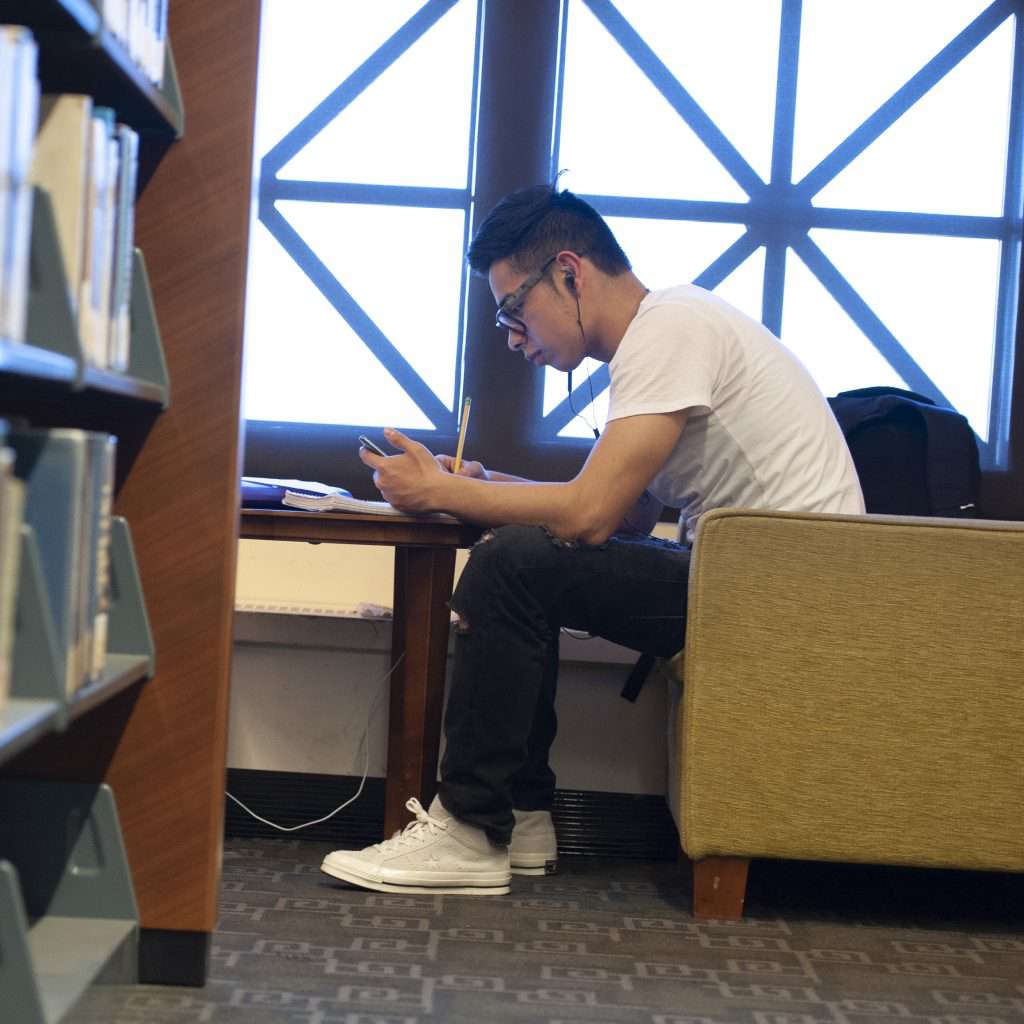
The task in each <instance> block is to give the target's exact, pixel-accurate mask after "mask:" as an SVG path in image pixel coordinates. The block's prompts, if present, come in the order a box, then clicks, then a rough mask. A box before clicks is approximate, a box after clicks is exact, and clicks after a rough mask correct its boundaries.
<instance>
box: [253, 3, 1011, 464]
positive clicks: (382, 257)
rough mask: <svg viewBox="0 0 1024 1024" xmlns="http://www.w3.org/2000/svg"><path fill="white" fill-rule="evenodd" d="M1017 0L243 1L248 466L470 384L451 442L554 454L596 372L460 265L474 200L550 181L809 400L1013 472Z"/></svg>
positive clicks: (405, 424)
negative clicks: (762, 349) (732, 322)
mask: <svg viewBox="0 0 1024 1024" xmlns="http://www.w3.org/2000/svg"><path fill="white" fill-rule="evenodd" d="M1021 6H1022V5H1021V3H1020V0H995V2H991V0H901V2H900V3H899V4H895V5H894V4H892V3H891V2H888V0H848V2H847V0H803V2H802V3H801V2H800V0H716V3H714V4H708V3H704V2H699V0H694V2H683V0H664V2H657V0H617V2H616V3H611V2H607V0H563V2H555V0H552V2H551V3H549V4H536V5H530V6H529V7H523V6H522V5H517V4H515V3H510V2H507V0H487V2H485V0H429V2H426V3H424V2H422V0H415V2H414V0H408V2H404V3H403V2H397V0H396V2H392V3H389V4H386V5H378V6H377V7H374V8H372V9H369V8H366V7H365V5H362V6H360V7H359V8H358V10H357V9H356V8H355V7H353V6H350V5H340V4H337V3H335V2H333V0H301V2H297V0H287V2H286V0H264V14H263V19H264V20H263V32H262V43H261V57H260V72H259V74H260V80H259V93H258V101H257V125H256V154H255V156H256V175H257V188H256V190H255V192H256V194H257V195H258V203H257V204H256V209H255V210H254V223H253V232H252V238H251V242H250V246H251V254H250V279H249V280H250V283H249V290H248V299H247V302H248V309H247V320H246V334H247V337H246V363H247V365H246V416H247V419H248V421H249V423H248V443H247V467H248V468H249V469H250V471H259V472H262V473H267V474H273V475H281V476H294V475H316V476H320V477H324V476H329V477H331V479H332V480H333V481H334V482H337V481H338V479H344V480H345V481H346V482H348V480H350V479H353V478H354V477H353V474H357V476H358V478H360V479H361V478H365V477H366V476H368V474H366V473H365V470H364V469H362V467H357V465H356V462H355V458H354V451H355V446H354V440H353V438H354V434H355V433H356V432H358V430H360V429H367V428H374V427H380V426H383V425H386V424H392V425H395V426H398V427H400V428H401V429H403V430H405V431H406V432H408V433H411V434H412V435H413V436H416V437H418V438H419V439H421V440H423V441H424V442H425V443H427V444H428V445H430V446H431V447H433V448H435V449H436V450H451V446H452V444H453V440H454V432H455V420H456V418H457V411H458V408H459V405H460V401H461V395H462V394H463V393H468V394H472V395H474V398H475V399H476V400H475V402H474V420H473V422H472V423H471V427H470V441H469V442H468V444H469V450H470V451H471V452H472V453H473V457H475V458H481V459H482V460H483V461H485V462H489V463H490V464H492V465H495V466H500V467H501V468H505V469H509V470H512V471H514V472H520V473H524V474H527V475H533V476H537V477H540V478H545V477H548V478H552V477H558V476H562V475H564V474H566V473H571V472H572V471H573V468H574V467H575V466H576V465H578V464H579V461H580V459H581V458H582V457H583V455H584V453H585V451H586V449H587V447H588V442H589V440H590V438H591V429H590V423H600V422H602V421H603V418H604V416H605V414H606V403H607V383H608V381H607V369H606V367H604V366H601V365H598V364H594V365H593V366H591V367H589V369H590V371H591V372H590V373H589V374H588V373H587V372H585V371H581V372H580V373H579V374H578V375H576V377H575V378H574V382H575V383H576V387H575V389H574V392H575V393H574V395H573V399H572V403H571V404H570V401H569V398H568V396H567V395H566V379H565V377H564V375H561V374H558V373H557V372H556V371H554V370H551V369H550V368H549V369H547V370H546V371H545V373H544V374H543V375H540V374H537V373H536V371H533V370H532V369H530V368H529V367H527V366H525V365H520V363H521V361H517V360H513V359H512V358H511V356H510V355H509V353H508V352H507V351H505V350H504V339H503V338H502V337H501V336H500V335H499V333H498V332H497V331H495V329H494V327H493V299H492V297H491V295H490V292H489V290H488V289H487V287H486V284H485V283H484V282H481V281H479V280H478V279H471V278H469V277H468V276H467V273H466V270H465V267H464V265H463V260H462V257H463V253H464V251H465V248H466V245H467V243H468V240H469V238H470V235H471V231H472V224H473V218H474V216H480V215H482V214H483V213H486V211H487V210H488V209H489V208H490V206H491V205H492V204H493V202H495V201H496V200H497V199H498V198H500V197H501V195H503V194H504V193H505V192H507V191H509V190H510V189H512V188H516V187H519V186H521V185H524V184H531V183H534V182H537V181H541V180H545V179H550V178H551V177H553V176H554V174H555V173H556V172H557V171H558V170H561V169H565V171H566V173H565V174H564V176H563V178H562V183H563V184H564V185H565V186H566V187H569V188H572V189H573V190H574V191H576V192H578V193H579V194H581V195H583V196H585V197H586V198H588V199H589V200H590V201H591V202H592V203H593V204H594V205H595V206H596V207H597V208H598V209H599V210H600V211H601V212H602V213H603V214H604V215H605V216H606V217H607V218H608V220H609V222H610V223H611V225H612V227H613V230H615V232H616V234H617V235H618V237H619V239H620V241H621V242H622V244H623V247H624V248H625V250H626V252H627V253H628V254H629V255H630V257H631V259H632V261H633V264H634V268H635V269H636V271H637V273H638V275H639V276H640V278H641V280H643V281H644V282H645V284H647V285H648V286H650V287H660V286H665V285H669V284H673V283H678V282H680V281H683V280H694V281H696V282H697V283H699V284H702V285H704V286H705V287H708V288H713V289H715V290H716V291H717V292H719V293H720V294H722V295H723V296H724V297H725V298H727V299H728V300H730V301H732V302H733V303H734V304H736V305H738V306H739V307H740V308H742V309H744V310H746V311H747V312H748V313H750V314H751V315H753V316H755V317H757V318H759V319H761V320H763V322H764V323H765V324H766V325H767V326H769V327H770V328H771V329H772V330H773V331H775V332H776V333H777V334H779V335H780V337H781V338H782V341H783V343H784V344H786V345H788V346H789V347H790V348H791V349H793V351H795V352H796V353H797V355H799V357H800V358H801V359H802V360H803V361H804V362H805V364H806V365H807V366H808V368H809V369H810V370H811V372H812V373H813V374H814V376H815V377H816V379H817V380H818V382H819V385H820V386H821V387H822V390H823V391H824V392H825V393H826V394H833V393H835V392H836V391H838V390H843V389H847V388H852V387H860V386H866V385H871V384H893V385H896V386H900V387H908V388H911V389H912V390H914V391H918V392H921V393H923V394H926V395H928V396H930V397H932V398H935V399H936V400H938V401H942V402H947V403H949V404H951V405H953V406H955V407H956V408H958V409H960V410H961V411H962V412H963V413H964V414H965V415H967V416H968V418H969V419H970V421H971V423H972V425H973V426H974V428H975V431H976V432H977V434H978V436H979V439H980V442H981V444H982V450H983V457H984V459H985V462H986V464H988V465H989V466H1000V465H1002V464H1004V463H1005V460H1006V453H1007V443H1008V424H1009V408H1008V406H1009V381H1010V376H1011V374H1010V370H1011V362H1012V351H1013V338H1014V331H1015V323H1016V312H1017V281H1018V274H1019V258H1020V243H1021V193H1022V184H1021V153H1020V148H1021V146H1020V139H1021V130H1020V102H1019V96H1018V94H1019V92H1020V90H1019V88H1017V89H1012V88H1011V86H1012V85H1013V83H1014V81H1015V78H1014V76H1015V73H1016V69H1017V68H1018V66H1019V64H1020V58H1021V31H1022V29H1021V25H1020V8H1021ZM865 54H870V59H865ZM297 68H301V73H297V71H296V69H297ZM524 69H527V71H528V73H524ZM738 69H742V73H739V71H738ZM581 408H582V409H583V410H584V411H583V415H582V416H577V415H576V413H577V412H579V411H580V410H581ZM574 410H575V411H574ZM335 467H337V468H336V469H335Z"/></svg>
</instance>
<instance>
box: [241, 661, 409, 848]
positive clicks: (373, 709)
mask: <svg viewBox="0 0 1024 1024" xmlns="http://www.w3.org/2000/svg"><path fill="white" fill-rule="evenodd" d="M404 657H405V651H403V652H402V653H401V654H400V655H399V656H398V658H397V659H396V661H395V663H394V665H392V666H391V668H389V669H388V670H387V672H385V673H384V675H383V676H381V677H380V679H379V680H377V688H378V693H377V696H376V697H375V698H374V701H373V703H372V704H371V705H370V711H369V714H368V715H367V716H366V729H365V731H364V732H363V739H362V747H363V777H362V778H361V779H360V780H359V788H358V789H357V790H356V791H355V793H354V794H353V795H352V796H350V797H349V798H348V799H347V800H346V801H345V802H344V803H343V804H341V806H339V807H335V808H334V810H333V811H331V813H330V814H325V815H324V816H323V817H322V818H317V819H316V821H307V822H304V823H303V824H301V825H278V824H277V823H276V822H273V821H268V820H267V819H266V818H262V817H260V815H258V814H257V813H256V812H255V811H254V810H252V808H250V807H246V806H245V804H243V803H242V801H241V800H239V799H238V797H237V796H234V795H233V794H231V793H229V792H228V791H227V790H224V795H225V796H226V797H227V798H228V799H229V800H234V802H235V803H236V804H238V806H239V807H241V808H242V810H243V811H245V813H246V814H248V815H250V816H251V817H253V818H255V819H256V820H257V821H259V822H262V824H264V825H269V826H270V827H271V828H276V829H277V830H278V831H279V832H297V831H298V830H299V829H300V828H309V826H310V825H319V824H321V822H324V821H327V820H328V819H330V818H333V817H334V816H335V815H336V814H337V813H338V812H339V811H343V810H344V809H345V808H346V807H348V805H349V804H350V803H352V802H353V801H354V800H357V799H358V798H359V795H360V794H361V793H362V792H363V785H364V784H365V783H366V775H367V772H368V771H369V768H370V724H371V723H372V722H373V718H374V715H376V713H377V708H378V706H379V705H380V702H381V698H382V697H383V695H384V694H385V693H387V692H388V690H387V688H386V687H384V686H383V685H382V684H383V683H386V682H387V680H388V679H389V678H390V677H391V673H392V672H394V671H395V669H396V668H398V666H399V665H401V663H402V659H403V658H404Z"/></svg>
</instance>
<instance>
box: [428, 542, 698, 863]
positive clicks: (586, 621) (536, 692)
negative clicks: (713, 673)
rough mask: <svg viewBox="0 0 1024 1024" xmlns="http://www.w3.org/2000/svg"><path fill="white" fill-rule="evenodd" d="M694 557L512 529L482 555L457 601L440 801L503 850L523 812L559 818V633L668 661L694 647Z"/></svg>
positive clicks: (475, 556)
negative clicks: (555, 807)
mask: <svg viewBox="0 0 1024 1024" xmlns="http://www.w3.org/2000/svg"><path fill="white" fill-rule="evenodd" d="M689 569H690V549H689V548H688V547H686V546H684V545H681V544H676V543H674V542H672V541H667V540H662V539H659V538H656V537H639V536H630V537H625V536H621V537H620V536H618V535H616V536H614V537H612V538H610V539H609V540H608V542H607V543H605V544H602V545H600V546H598V547H589V546H586V545H574V544H567V543H565V542H561V541H557V540H555V539H553V538H552V537H551V536H550V535H549V534H548V533H547V531H545V530H544V529H542V528H541V527H536V526H503V527H500V528H499V529H496V530H493V531H489V532H488V533H486V534H485V535H484V537H483V538H482V539H481V540H480V542H479V543H478V544H477V545H476V547H474V549H473V551H472V553H471V554H470V558H469V562H468V563H467V565H466V568H465V569H464V570H463V573H462V576H461V577H460V579H459V584H458V586H457V587H456V589H455V593H454V595H453V596H452V601H451V606H452V609H453V610H454V611H455V612H456V613H457V614H458V615H459V617H460V620H461V621H460V623H459V626H458V627H457V629H456V636H455V663H454V668H453V674H452V681H451V690H450V692H449V696H448V708H447V711H446V712H445V722H444V725H445V739H446V748H445V753H444V757H443V758H442V761H441V785H440V787H439V794H440V797H441V802H442V803H443V804H444V806H445V807H446V808H447V809H448V810H449V811H450V812H451V813H452V814H454V815H455V816H456V817H457V818H461V819H462V820H464V821H468V822H471V823H472V824H474V825H478V826H480V827H481V828H483V829H485V830H486V832H487V834H488V835H489V836H490V838H491V839H492V840H493V841H494V842H498V843H507V842H508V840H509V837H510V836H511V834H512V826H513V824H514V818H513V815H512V808H513V807H516V808H518V809H520V810H546V809H548V808H550V807H551V802H552V799H553V796H554V791H555V776H554V773H553V772H552V771H551V768H550V766H549V765H548V753H549V751H550V749H551V744H552V742H553V741H554V738H555V732H556V729H557V723H556V718H555V685H556V680H557V673H558V636H559V627H561V626H568V627H570V628H572V629H580V630H586V631H587V632H588V633H592V634H593V635H595V636H601V637H604V638H605V639H607V640H612V641H614V642H615V643H619V644H623V645H624V646H626V647H631V648H633V649H634V650H637V651H642V652H645V653H650V654H657V655H660V656H662V657H669V656H671V655H673V654H675V653H676V652H677V651H678V650H680V649H681V648H682V646H683V637H684V631H685V623H686V589H687V580H688V576H689Z"/></svg>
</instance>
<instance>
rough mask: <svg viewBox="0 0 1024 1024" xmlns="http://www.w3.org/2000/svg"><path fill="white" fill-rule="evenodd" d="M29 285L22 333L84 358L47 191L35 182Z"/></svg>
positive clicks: (77, 358)
mask: <svg viewBox="0 0 1024 1024" xmlns="http://www.w3.org/2000/svg"><path fill="white" fill-rule="evenodd" d="M30 259H31V273H30V275H29V279H30V281H31V285H30V287H29V293H28V320H27V323H26V327H25V337H26V340H27V341H28V342H29V344H30V345H35V346H36V347H37V348H42V349H49V350H50V351H52V352H59V353H61V354H62V355H66V356H71V358H72V359H74V360H75V363H76V365H77V366H79V367H81V365H82V362H83V355H82V345H81V343H80V342H79V340H78V321H77V318H76V316H75V311H74V307H73V306H72V304H71V293H70V291H69V290H68V279H67V275H66V274H65V273H64V259H63V257H62V256H61V251H60V239H59V237H58V235H57V221H56V219H55V218H54V215H53V203H52V202H51V201H50V193H49V192H48V191H47V190H46V189H45V188H40V187H39V186H38V185H37V186H36V187H35V188H34V189H33V199H32V250H31V257H30Z"/></svg>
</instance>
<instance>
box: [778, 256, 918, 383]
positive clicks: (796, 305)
mask: <svg viewBox="0 0 1024 1024" xmlns="http://www.w3.org/2000/svg"><path fill="white" fill-rule="evenodd" d="M782 341H783V343H784V344H785V346H786V347H787V348H788V349H789V350H790V351H791V352H793V353H794V355H796V357H797V358H798V359H799V360H800V362H802V363H803V364H804V366H806V367H807V369H808V370H809V371H810V374H811V376H812V377H813V378H814V379H815V381H817V383H818V387H819V388H821V390H822V393H823V394H825V395H835V394H837V393H838V392H840V391H847V390H849V389H850V388H866V387H876V386H883V385H886V386H889V387H897V388H905V387H906V386H907V385H906V382H905V381H904V380H903V379H902V378H901V377H900V376H899V374H897V373H896V371H895V370H894V369H893V368H892V367H891V366H890V365H889V363H888V361H887V360H886V359H884V358H883V356H882V355H881V353H880V352H879V351H878V349H877V348H875V346H874V345H873V344H872V343H871V341H870V340H869V339H868V338H867V337H865V335H864V334H863V332H862V331H861V330H860V328H859V327H858V326H857V325H856V324H855V323H854V322H853V320H851V319H850V317H849V316H847V314H846V312H845V310H843V309H842V307H841V306H839V305H838V303H837V302H836V301H835V299H834V298H833V297H832V296H831V295H830V294H829V293H828V291H826V289H825V288H824V286H823V285H822V284H821V282H820V281H819V280H818V279H817V278H816V277H815V276H814V275H813V274H812V273H811V272H810V270H808V268H807V266H806V265H805V264H804V262H803V261H802V260H800V259H797V258H795V257H794V253H793V252H792V250H789V251H787V253H786V295H785V303H784V305H783V309H782Z"/></svg>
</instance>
